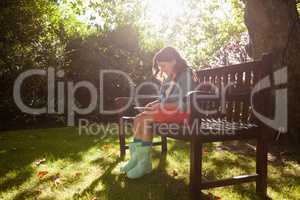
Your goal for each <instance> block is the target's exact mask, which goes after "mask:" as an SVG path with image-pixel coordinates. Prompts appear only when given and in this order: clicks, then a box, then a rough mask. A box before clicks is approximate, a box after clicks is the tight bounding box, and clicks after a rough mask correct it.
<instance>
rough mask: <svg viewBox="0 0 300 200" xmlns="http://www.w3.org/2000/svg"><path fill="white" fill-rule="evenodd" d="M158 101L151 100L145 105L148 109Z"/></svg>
mask: <svg viewBox="0 0 300 200" xmlns="http://www.w3.org/2000/svg"><path fill="white" fill-rule="evenodd" d="M157 103H159V101H157V100H156V101H153V102H150V103H148V104H147V105H146V106H145V108H146V109H148V108H150V107H152V106H153V105H155V104H157Z"/></svg>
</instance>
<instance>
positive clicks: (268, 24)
mask: <svg viewBox="0 0 300 200" xmlns="http://www.w3.org/2000/svg"><path fill="white" fill-rule="evenodd" d="M245 4H246V8H245V23H246V26H247V28H248V31H249V35H250V43H249V46H248V53H249V55H250V56H251V57H252V58H254V59H259V58H260V57H261V55H262V54H263V53H273V54H274V58H275V63H276V64H275V68H280V67H283V66H287V67H288V133H289V137H290V138H291V139H292V140H291V141H295V142H300V124H299V119H300V107H299V101H300V93H299V91H300V82H299V80H300V20H299V14H298V12H297V5H296V1H285V0H264V1H261V0H245ZM298 8H299V5H298Z"/></svg>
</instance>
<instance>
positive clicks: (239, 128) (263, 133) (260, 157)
mask: <svg viewBox="0 0 300 200" xmlns="http://www.w3.org/2000/svg"><path fill="white" fill-rule="evenodd" d="M197 76H198V78H199V82H198V84H199V87H198V88H197V89H198V90H196V91H192V92H190V93H189V94H188V95H187V96H186V97H185V101H187V103H189V105H190V106H191V118H190V120H189V121H188V122H187V123H185V124H184V125H181V126H180V127H179V130H177V131H176V133H174V131H173V130H171V129H170V128H161V126H160V124H153V126H152V127H153V134H157V135H160V136H162V138H163V140H162V142H160V143H158V144H157V145H161V144H162V146H163V148H162V149H163V151H167V145H166V141H167V140H166V137H169V138H173V139H177V140H184V141H187V142H189V143H190V195H191V199H193V200H196V199H197V200H199V199H201V190H202V189H209V188H213V187H222V186H227V185H234V184H240V183H244V182H249V181H255V182H256V192H257V194H258V195H259V196H261V197H262V199H266V198H267V151H268V143H269V142H270V134H271V129H270V128H268V127H267V126H266V125H265V124H264V123H262V122H261V121H260V120H258V119H257V118H256V116H255V115H254V113H253V107H252V106H251V97H252V99H253V105H254V108H255V110H257V111H259V112H260V113H263V114H264V115H265V116H272V114H274V109H273V108H274V106H273V101H272V99H273V98H272V84H271V87H269V88H266V89H264V90H262V91H260V92H258V93H257V94H251V92H252V91H253V88H255V87H263V85H262V84H264V83H263V82H261V81H260V80H262V78H264V77H269V78H270V80H271V82H272V81H273V76H272V56H270V55H265V56H263V58H262V60H259V61H253V62H248V63H242V64H237V65H231V66H225V67H218V68H213V69H206V70H200V71H198V72H197ZM228 84H230V86H229V85H228ZM203 94H205V95H203ZM222 100H224V101H222ZM117 102H119V103H120V99H119V100H118V101H117ZM122 120H126V119H124V116H121V120H120V122H121V123H120V128H121V129H120V130H121V132H120V148H121V154H124V152H123V151H125V150H124V145H125V143H124V141H125V140H124V139H123V138H122V136H121V135H122V134H123V135H124V133H122V129H123V128H122V126H123V124H122ZM195 122H196V123H197V124H198V127H197V128H194V129H193V125H194V126H195ZM164 127H165V126H164ZM248 139H255V140H256V141H257V144H256V173H254V174H249V175H243V176H237V177H232V178H227V179H223V180H209V181H204V180H202V146H203V144H204V143H208V142H217V141H228V140H248Z"/></svg>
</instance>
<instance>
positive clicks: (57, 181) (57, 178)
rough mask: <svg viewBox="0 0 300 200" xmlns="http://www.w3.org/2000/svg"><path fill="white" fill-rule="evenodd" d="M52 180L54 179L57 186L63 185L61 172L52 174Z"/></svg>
mask: <svg viewBox="0 0 300 200" xmlns="http://www.w3.org/2000/svg"><path fill="white" fill-rule="evenodd" d="M52 181H53V183H54V185H55V187H57V186H59V185H61V184H62V181H61V179H60V174H59V173H57V174H56V175H54V176H52Z"/></svg>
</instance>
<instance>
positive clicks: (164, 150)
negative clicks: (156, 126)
mask: <svg viewBox="0 0 300 200" xmlns="http://www.w3.org/2000/svg"><path fill="white" fill-rule="evenodd" d="M161 151H162V153H167V151H168V140H167V137H164V136H161Z"/></svg>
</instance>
